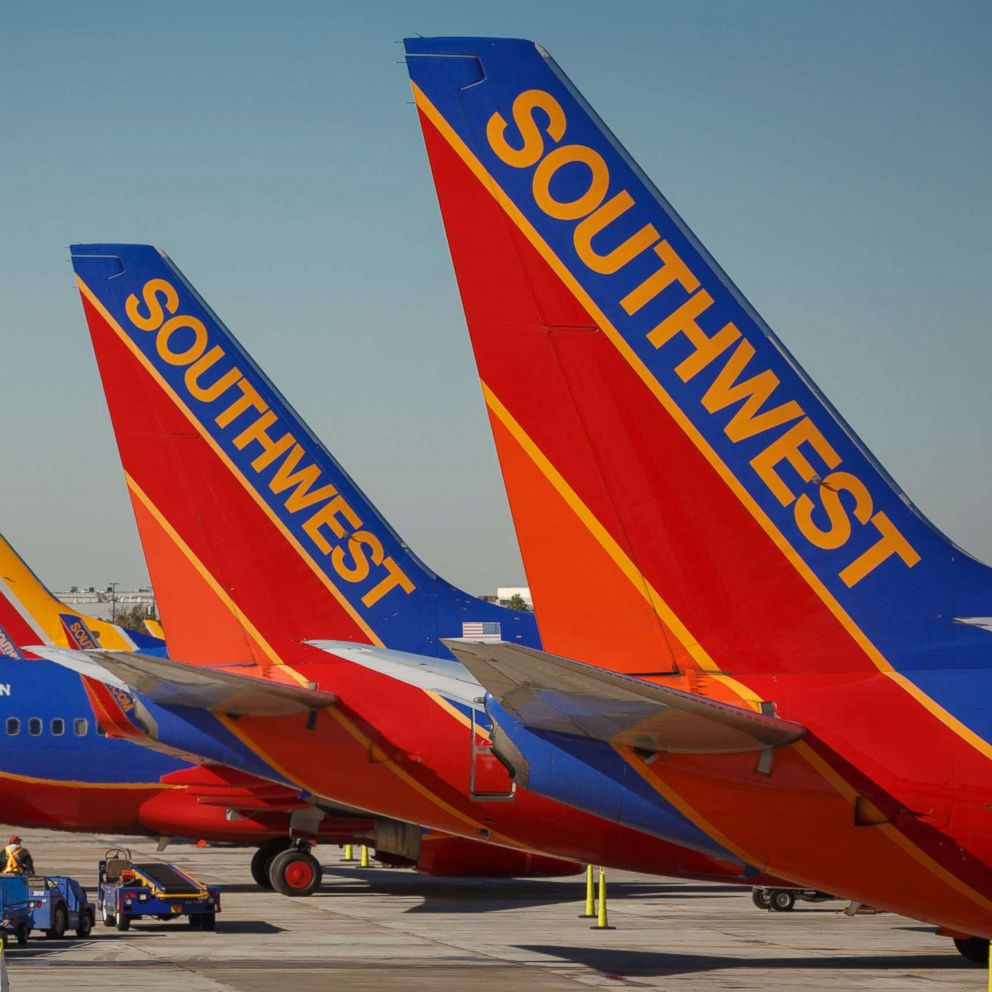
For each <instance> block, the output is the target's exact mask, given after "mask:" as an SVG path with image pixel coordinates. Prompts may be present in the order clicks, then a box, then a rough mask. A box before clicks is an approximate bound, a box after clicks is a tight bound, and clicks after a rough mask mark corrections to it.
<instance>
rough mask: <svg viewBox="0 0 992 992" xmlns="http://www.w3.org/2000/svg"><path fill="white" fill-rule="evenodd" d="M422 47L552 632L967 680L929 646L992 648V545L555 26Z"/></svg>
mask: <svg viewBox="0 0 992 992" xmlns="http://www.w3.org/2000/svg"><path fill="white" fill-rule="evenodd" d="M406 51H407V64H408V67H409V72H410V76H411V79H412V83H413V91H414V97H415V100H416V105H417V108H418V111H419V115H420V121H421V125H422V128H423V133H424V138H425V142H426V146H427V152H428V157H429V160H430V165H431V169H432V172H433V177H434V182H435V185H436V187H437V193H438V198H439V201H440V206H441V212H442V215H443V219H444V225H445V229H446V233H447V237H448V241H449V245H450V248H451V254H452V258H453V261H454V266H455V271H456V275H457V279H458V285H459V289H460V292H461V297H462V302H463V306H464V309H465V313H466V318H467V321H468V327H469V331H470V334H471V339H472V345H473V348H474V351H475V356H476V361H477V364H478V369H479V375H480V377H481V380H482V392H483V396H484V399H485V403H486V406H487V409H488V413H489V418H490V422H491V426H492V430H493V434H494V437H495V440H496V445H497V448H498V452H499V457H500V463H501V468H502V471H503V475H504V479H505V482H506V487H507V492H508V495H509V498H510V502H511V508H512V512H513V518H514V523H515V526H516V529H517V534H518V536H519V538H520V542H521V546H522V552H523V557H524V563H525V566H526V569H527V575H528V579H529V582H530V586H531V591H532V594H533V596H534V603H535V609H536V612H537V616H538V618H539V622H540V629H541V636H542V639H543V641H544V646H545V649H546V650H549V651H553V652H555V653H556V654H561V655H565V656H568V657H576V658H580V659H582V660H584V661H587V662H593V663H596V664H599V665H602V666H603V667H609V668H614V669H620V670H622V671H625V672H627V673H632V674H658V673H661V672H676V671H689V670H696V671H702V672H706V671H721V670H722V671H724V672H727V671H731V672H733V673H735V674H736V673H744V674H746V673H767V674H776V673H787V672H791V671H804V672H809V671H823V672H842V671H848V672H851V671H857V670H859V669H862V668H863V669H865V670H866V671H867V672H872V671H882V672H885V673H886V674H895V675H896V676H897V677H898V676H899V674H900V673H903V672H906V671H913V672H914V679H915V681H916V682H917V683H918V684H924V683H925V684H926V691H927V692H931V693H932V694H933V695H935V696H937V697H941V695H942V693H944V692H945V691H946V692H953V691H954V690H952V689H949V688H948V689H946V690H945V689H944V688H942V687H941V686H939V685H932V684H931V682H934V681H939V680H935V679H934V678H933V677H932V675H931V674H930V671H931V670H934V669H942V668H947V667H968V666H974V665H978V664H984V663H985V662H986V661H987V657H988V650H989V644H990V643H992V642H990V641H989V629H990V627H992V620H989V619H988V618H989V616H990V614H992V579H990V571H989V569H988V568H987V567H986V566H985V565H983V564H981V563H979V562H977V561H976V560H975V559H973V558H971V557H970V556H968V555H967V554H966V553H964V552H963V551H961V550H960V549H959V548H957V547H955V546H954V545H953V544H952V543H951V542H950V541H949V540H947V538H945V537H944V536H943V535H942V534H941V533H939V532H938V531H937V530H936V529H935V528H934V527H933V526H932V525H931V524H930V523H929V522H928V521H927V520H926V519H925V518H924V516H923V515H922V514H921V513H920V511H919V510H918V509H917V508H916V507H915V506H913V504H912V503H911V502H910V501H909V499H908V498H907V497H906V496H905V494H904V493H903V492H902V491H901V490H900V489H899V487H898V486H897V485H896V484H895V482H893V480H892V479H891V478H890V476H889V475H888V474H887V473H886V472H885V470H884V469H883V468H882V466H881V465H880V464H879V463H878V461H877V460H876V459H875V458H874V457H873V456H872V454H871V453H870V452H869V451H868V449H867V448H866V447H865V445H864V444H863V443H862V442H861V441H860V440H859V439H858V437H857V436H856V435H855V434H854V432H853V431H852V430H851V428H850V427H849V426H848V425H847V423H845V421H844V420H843V418H842V417H841V416H840V414H838V412H837V411H836V410H835V409H834V408H833V407H832V406H831V405H830V403H829V402H828V401H827V400H826V398H825V397H824V396H823V394H822V393H821V392H820V391H819V390H818V389H817V387H816V386H815V385H814V384H813V383H812V381H811V380H810V379H809V377H808V376H807V375H806V373H804V372H803V370H802V369H801V368H800V367H799V365H798V363H797V362H796V360H795V359H794V358H793V357H792V356H791V355H790V354H789V353H788V351H787V350H786V349H785V348H784V347H783V345H782V344H781V342H780V341H779V340H778V339H777V338H776V337H775V336H774V335H773V333H772V332H771V331H770V329H769V328H768V327H767V325H766V324H765V323H764V321H763V320H762V319H761V317H760V316H758V314H757V313H756V312H755V310H754V309H753V307H752V306H751V305H750V304H749V303H748V302H747V300H746V299H745V298H744V296H743V295H742V293H741V292H740V290H738V289H737V287H736V286H734V284H733V283H732V282H731V281H730V279H729V278H728V277H727V275H726V274H725V273H724V272H723V270H722V269H720V267H719V266H718V265H717V263H716V262H715V261H714V260H713V259H712V257H711V256H710V255H709V253H708V252H707V251H706V249H705V248H704V247H703V245H702V244H701V243H700V242H699V240H698V239H697V238H696V237H695V235H693V233H692V232H691V231H690V230H689V228H688V227H687V225H686V224H685V222H684V221H683V220H682V219H681V218H680V217H679V216H678V214H676V212H675V211H674V210H673V209H672V207H671V206H670V204H669V203H668V202H667V201H666V200H665V199H664V198H663V197H662V196H661V194H660V193H659V192H658V190H657V189H655V187H654V186H653V185H652V184H651V182H650V181H649V180H648V179H647V177H646V176H645V175H644V174H643V173H642V172H641V171H640V169H639V168H638V166H637V165H636V164H635V163H634V161H633V160H632V159H631V157H630V156H629V154H628V153H627V152H626V151H625V150H624V148H623V147H622V146H621V145H620V143H619V142H618V141H617V139H616V138H615V137H614V136H613V135H612V134H611V133H610V132H609V131H608V130H607V128H606V127H605V125H604V124H603V123H602V121H600V119H599V118H598V117H597V116H596V114H595V113H594V111H593V110H592V109H591V108H590V107H589V105H588V104H587V103H586V102H585V101H584V100H583V98H582V97H581V96H580V94H579V93H578V91H577V90H576V89H575V87H574V86H573V85H572V83H571V82H570V81H569V80H568V79H567V77H566V76H565V75H564V73H563V72H562V71H561V69H560V68H559V67H558V66H557V65H556V64H555V63H554V62H553V61H552V60H551V58H550V57H549V56H548V55H547V53H546V52H545V51H544V50H543V49H541V48H540V46H538V45H535V44H534V43H533V42H529V41H517V40H496V39H480V38H414V39H409V40H407V41H406ZM654 98H655V96H654V95H652V96H651V99H654ZM680 140H684V136H681V137H680ZM852 357H853V356H852Z"/></svg>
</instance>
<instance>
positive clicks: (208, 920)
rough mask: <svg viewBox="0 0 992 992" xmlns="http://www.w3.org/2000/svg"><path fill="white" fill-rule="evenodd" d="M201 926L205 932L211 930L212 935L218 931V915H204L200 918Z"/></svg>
mask: <svg viewBox="0 0 992 992" xmlns="http://www.w3.org/2000/svg"><path fill="white" fill-rule="evenodd" d="M200 920H201V923H200V926H201V928H202V929H203V930H209V931H210V932H211V933H212V932H213V931H214V930H216V929H217V914H216V913H204V914H203V915H202V916H201V917H200Z"/></svg>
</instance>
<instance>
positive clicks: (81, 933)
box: [76, 909, 93, 940]
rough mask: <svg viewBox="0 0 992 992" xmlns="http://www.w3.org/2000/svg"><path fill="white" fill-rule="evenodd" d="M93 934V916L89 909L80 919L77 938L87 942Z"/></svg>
mask: <svg viewBox="0 0 992 992" xmlns="http://www.w3.org/2000/svg"><path fill="white" fill-rule="evenodd" d="M92 932H93V914H92V913H91V912H90V911H89V910H88V909H87V910H85V911H84V912H83V914H82V915H81V916H80V917H79V926H78V927H76V936H77V937H82V938H83V940H85V939H86V938H87V937H88V936H89V935H90V934H91V933H92Z"/></svg>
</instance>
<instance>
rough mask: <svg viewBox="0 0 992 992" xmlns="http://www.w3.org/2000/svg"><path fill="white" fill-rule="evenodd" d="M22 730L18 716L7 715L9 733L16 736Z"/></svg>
mask: <svg viewBox="0 0 992 992" xmlns="http://www.w3.org/2000/svg"><path fill="white" fill-rule="evenodd" d="M20 732H21V721H20V720H18V719H17V717H16V716H9V717H7V734H8V736H10V737H16V736H17V735H18V734H19V733H20Z"/></svg>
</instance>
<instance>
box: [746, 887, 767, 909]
mask: <svg viewBox="0 0 992 992" xmlns="http://www.w3.org/2000/svg"><path fill="white" fill-rule="evenodd" d="M751 901H752V902H753V903H754V904H755V906H757V907H758V909H771V908H772V896H771V893H770V892H769V891H768V889H761V888H757V889H751Z"/></svg>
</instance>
